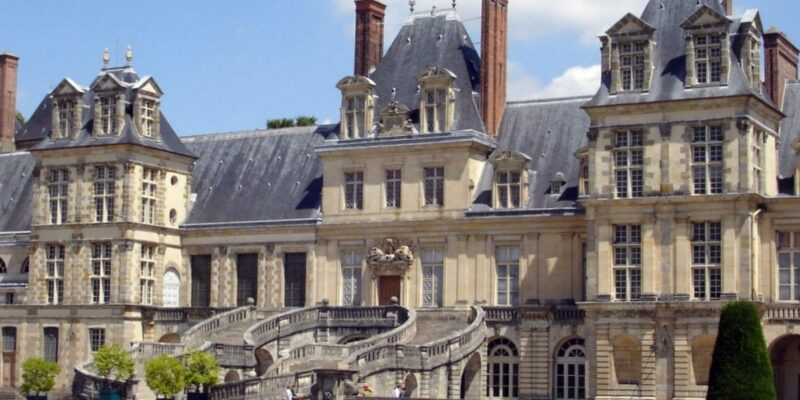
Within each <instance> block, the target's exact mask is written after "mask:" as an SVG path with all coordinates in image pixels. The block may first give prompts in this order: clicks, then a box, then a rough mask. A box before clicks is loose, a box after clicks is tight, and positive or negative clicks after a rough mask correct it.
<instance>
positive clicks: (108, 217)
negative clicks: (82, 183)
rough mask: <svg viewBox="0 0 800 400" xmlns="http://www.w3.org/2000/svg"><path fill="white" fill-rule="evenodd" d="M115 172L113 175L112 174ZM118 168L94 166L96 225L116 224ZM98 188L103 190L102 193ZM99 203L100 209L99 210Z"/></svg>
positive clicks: (107, 165)
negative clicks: (101, 174) (101, 175)
mask: <svg viewBox="0 0 800 400" xmlns="http://www.w3.org/2000/svg"><path fill="white" fill-rule="evenodd" d="M101 170H102V171H103V177H102V178H100V176H99V175H100V174H99V172H100V171H101ZM112 172H113V174H112ZM117 178H118V175H117V167H116V166H115V165H112V164H95V165H94V174H93V175H92V183H93V187H92V197H93V199H94V204H95V218H94V222H96V223H103V222H114V221H115V220H116V218H115V206H116V201H115V200H116V196H117V192H118V190H117V187H116V186H117V183H116V182H117ZM98 185H100V186H98ZM98 187H100V188H102V191H100V192H98V191H97V189H98ZM98 201H99V202H100V203H99V208H98Z"/></svg>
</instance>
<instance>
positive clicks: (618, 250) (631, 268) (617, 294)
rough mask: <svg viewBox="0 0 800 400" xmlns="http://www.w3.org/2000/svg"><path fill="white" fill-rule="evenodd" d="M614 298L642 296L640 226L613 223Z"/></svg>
mask: <svg viewBox="0 0 800 400" xmlns="http://www.w3.org/2000/svg"><path fill="white" fill-rule="evenodd" d="M613 251H614V298H615V299H616V300H620V301H633V300H639V299H640V298H641V297H642V226H641V225H614V243H613Z"/></svg>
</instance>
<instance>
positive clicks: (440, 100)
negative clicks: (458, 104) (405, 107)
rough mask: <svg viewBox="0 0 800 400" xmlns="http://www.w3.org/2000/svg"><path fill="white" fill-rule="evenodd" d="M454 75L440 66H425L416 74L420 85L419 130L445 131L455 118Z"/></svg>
mask: <svg viewBox="0 0 800 400" xmlns="http://www.w3.org/2000/svg"><path fill="white" fill-rule="evenodd" d="M455 80H456V75H455V74H454V73H453V72H451V71H450V70H448V69H447V68H442V67H430V68H426V69H425V71H423V72H422V73H421V74H420V75H418V76H417V82H418V83H419V85H420V96H419V110H420V121H419V126H420V132H423V133H433V132H447V131H450V130H451V129H452V125H453V120H454V119H455V101H456V90H455V87H454V83H455Z"/></svg>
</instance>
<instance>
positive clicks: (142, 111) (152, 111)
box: [133, 76, 164, 140]
mask: <svg viewBox="0 0 800 400" xmlns="http://www.w3.org/2000/svg"><path fill="white" fill-rule="evenodd" d="M133 90H134V91H135V92H136V99H135V100H134V104H133V120H134V121H136V130H137V131H138V132H139V134H140V135H141V136H142V137H145V138H149V139H156V140H159V139H160V138H161V132H160V126H161V113H160V108H161V102H160V98H161V96H163V94H164V92H162V91H161V88H160V87H159V86H158V83H156V81H155V79H153V78H152V77H149V76H148V77H144V78H142V79H141V80H140V81H139V82H137V83H136V84H135V85H134V86H133Z"/></svg>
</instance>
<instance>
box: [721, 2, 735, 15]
mask: <svg viewBox="0 0 800 400" xmlns="http://www.w3.org/2000/svg"><path fill="white" fill-rule="evenodd" d="M720 3H721V4H722V8H724V9H725V14H727V15H733V0H722V1H720Z"/></svg>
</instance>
